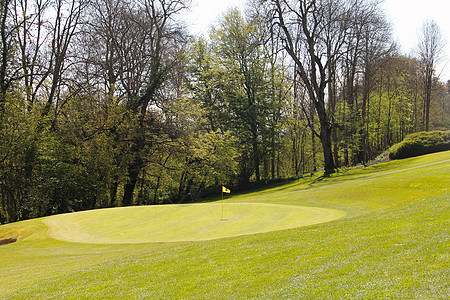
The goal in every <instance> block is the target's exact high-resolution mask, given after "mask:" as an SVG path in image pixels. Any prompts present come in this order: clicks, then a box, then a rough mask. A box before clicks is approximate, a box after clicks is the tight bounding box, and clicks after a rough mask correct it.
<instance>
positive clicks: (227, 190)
mask: <svg viewBox="0 0 450 300" xmlns="http://www.w3.org/2000/svg"><path fill="white" fill-rule="evenodd" d="M222 192H224V193H227V194H229V193H231V191H230V190H229V189H227V188H226V187H224V186H223V185H222Z"/></svg>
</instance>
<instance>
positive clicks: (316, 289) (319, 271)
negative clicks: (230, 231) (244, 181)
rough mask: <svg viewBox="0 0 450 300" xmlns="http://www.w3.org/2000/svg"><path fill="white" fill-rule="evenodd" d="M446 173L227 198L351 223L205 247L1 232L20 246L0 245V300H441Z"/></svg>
mask: <svg viewBox="0 0 450 300" xmlns="http://www.w3.org/2000/svg"><path fill="white" fill-rule="evenodd" d="M448 170H450V152H442V153H436V154H431V155H426V156H422V157H415V158H411V159H405V160H400V161H393V162H390V163H387V164H381V165H377V166H373V167H370V168H366V169H363V170H352V171H349V172H345V173H339V174H336V175H334V176H332V177H331V178H325V179H320V178H319V179H312V180H309V181H298V182H296V183H291V184H288V185H284V186H279V187H276V188H272V189H268V190H262V191H258V192H254V193H249V194H242V195H237V196H233V197H230V198H229V199H228V200H227V201H226V204H225V205H227V204H230V203H235V204H237V203H266V204H278V205H280V204H282V205H299V206H308V207H322V208H332V209H337V210H343V211H345V212H346V213H347V216H346V217H345V218H343V219H339V220H335V221H332V222H328V223H323V224H316V225H310V226H306V227H298V228H291V229H286V230H280V231H271V232H266V233H259V234H250V235H242V236H236V237H228V238H222V239H215V240H210V241H190V242H171V243H135V244H129V243H125V244H86V243H71V242H64V241H58V240H55V239H51V238H48V237H47V236H46V230H47V226H46V225H45V224H44V223H43V221H44V222H45V219H36V220H29V221H25V222H19V223H14V224H8V225H3V226H0V239H2V238H6V237H12V236H13V237H18V238H19V241H18V242H17V243H13V244H9V245H5V246H0V258H1V265H0V276H1V278H2V280H1V281H0V298H12V299H14V298H16V299H24V298H58V299H59V298H68V299H70V298H72V299H75V298H92V299H93V298H131V299H137V298H167V299H173V298H184V299H185V298H199V299H210V298H222V299H225V298H227V299H228V298H276V299H278V298H303V299H346V298H352V299H355V298H360V299H447V298H448V295H449V294H450V286H449V283H448V282H449V280H448V279H449V275H450V274H449V262H450V261H449V245H450V242H449V241H450V240H449V220H450V210H449V201H450V193H449V190H448V189H449V186H450V173H449V171H448ZM47 220H48V219H47ZM96 234H98V233H96Z"/></svg>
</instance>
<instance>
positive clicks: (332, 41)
mask: <svg viewBox="0 0 450 300" xmlns="http://www.w3.org/2000/svg"><path fill="white" fill-rule="evenodd" d="M268 2H269V3H270V5H271V6H272V12H273V16H272V17H273V24H274V25H278V26H279V27H280V28H281V31H282V36H281V38H282V40H283V43H284V49H285V50H286V51H287V53H288V54H289V55H290V57H291V58H292V60H293V61H294V63H295V66H296V72H297V73H298V76H299V77H300V78H301V80H302V82H303V84H304V87H305V88H306V90H307V95H308V96H309V98H310V100H311V101H312V103H313V104H314V107H315V110H316V113H317V116H318V118H319V123H320V132H319V133H317V132H316V135H317V136H318V137H319V138H320V141H321V143H322V148H323V154H324V160H325V166H324V167H325V173H326V174H329V173H332V172H334V170H335V168H336V165H335V162H334V159H333V152H332V143H331V136H332V129H333V119H332V117H331V116H330V113H329V110H328V107H327V98H326V97H327V95H326V94H327V86H328V85H329V84H330V83H331V82H332V80H333V77H334V69H333V65H334V64H335V62H336V61H337V60H338V58H339V56H340V55H341V50H342V47H343V45H344V42H343V41H344V38H343V37H344V36H345V34H346V27H347V25H346V22H348V18H347V17H345V14H347V12H346V10H345V9H343V8H345V5H343V3H340V5H337V4H336V2H334V1H308V0H302V1H288V0H270V1H268ZM330 5H333V6H334V7H333V8H330V7H329V6H330ZM331 28H339V29H340V31H339V35H338V36H334V35H333V36H331V34H332V31H331ZM324 33H325V35H326V36H328V39H327V38H326V36H325V37H324ZM326 33H328V35H327V34H326Z"/></svg>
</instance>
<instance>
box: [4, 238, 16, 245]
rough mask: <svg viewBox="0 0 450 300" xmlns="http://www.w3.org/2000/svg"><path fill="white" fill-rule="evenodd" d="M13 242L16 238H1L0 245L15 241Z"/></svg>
mask: <svg viewBox="0 0 450 300" xmlns="http://www.w3.org/2000/svg"><path fill="white" fill-rule="evenodd" d="M15 242H17V239H16V238H10V239H3V240H0V246H3V245H8V244H11V243H15Z"/></svg>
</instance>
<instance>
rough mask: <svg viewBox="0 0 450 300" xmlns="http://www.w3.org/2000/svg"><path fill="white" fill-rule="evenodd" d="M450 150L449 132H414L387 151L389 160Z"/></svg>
mask: <svg viewBox="0 0 450 300" xmlns="http://www.w3.org/2000/svg"><path fill="white" fill-rule="evenodd" d="M447 150H450V130H447V131H431V132H416V133H413V134H410V135H408V136H407V137H406V138H405V139H404V140H403V141H402V142H400V143H398V144H395V145H394V146H392V147H391V148H390V149H389V158H390V159H400V158H407V157H413V156H419V155H423V154H428V153H433V152H439V151H447Z"/></svg>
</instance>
